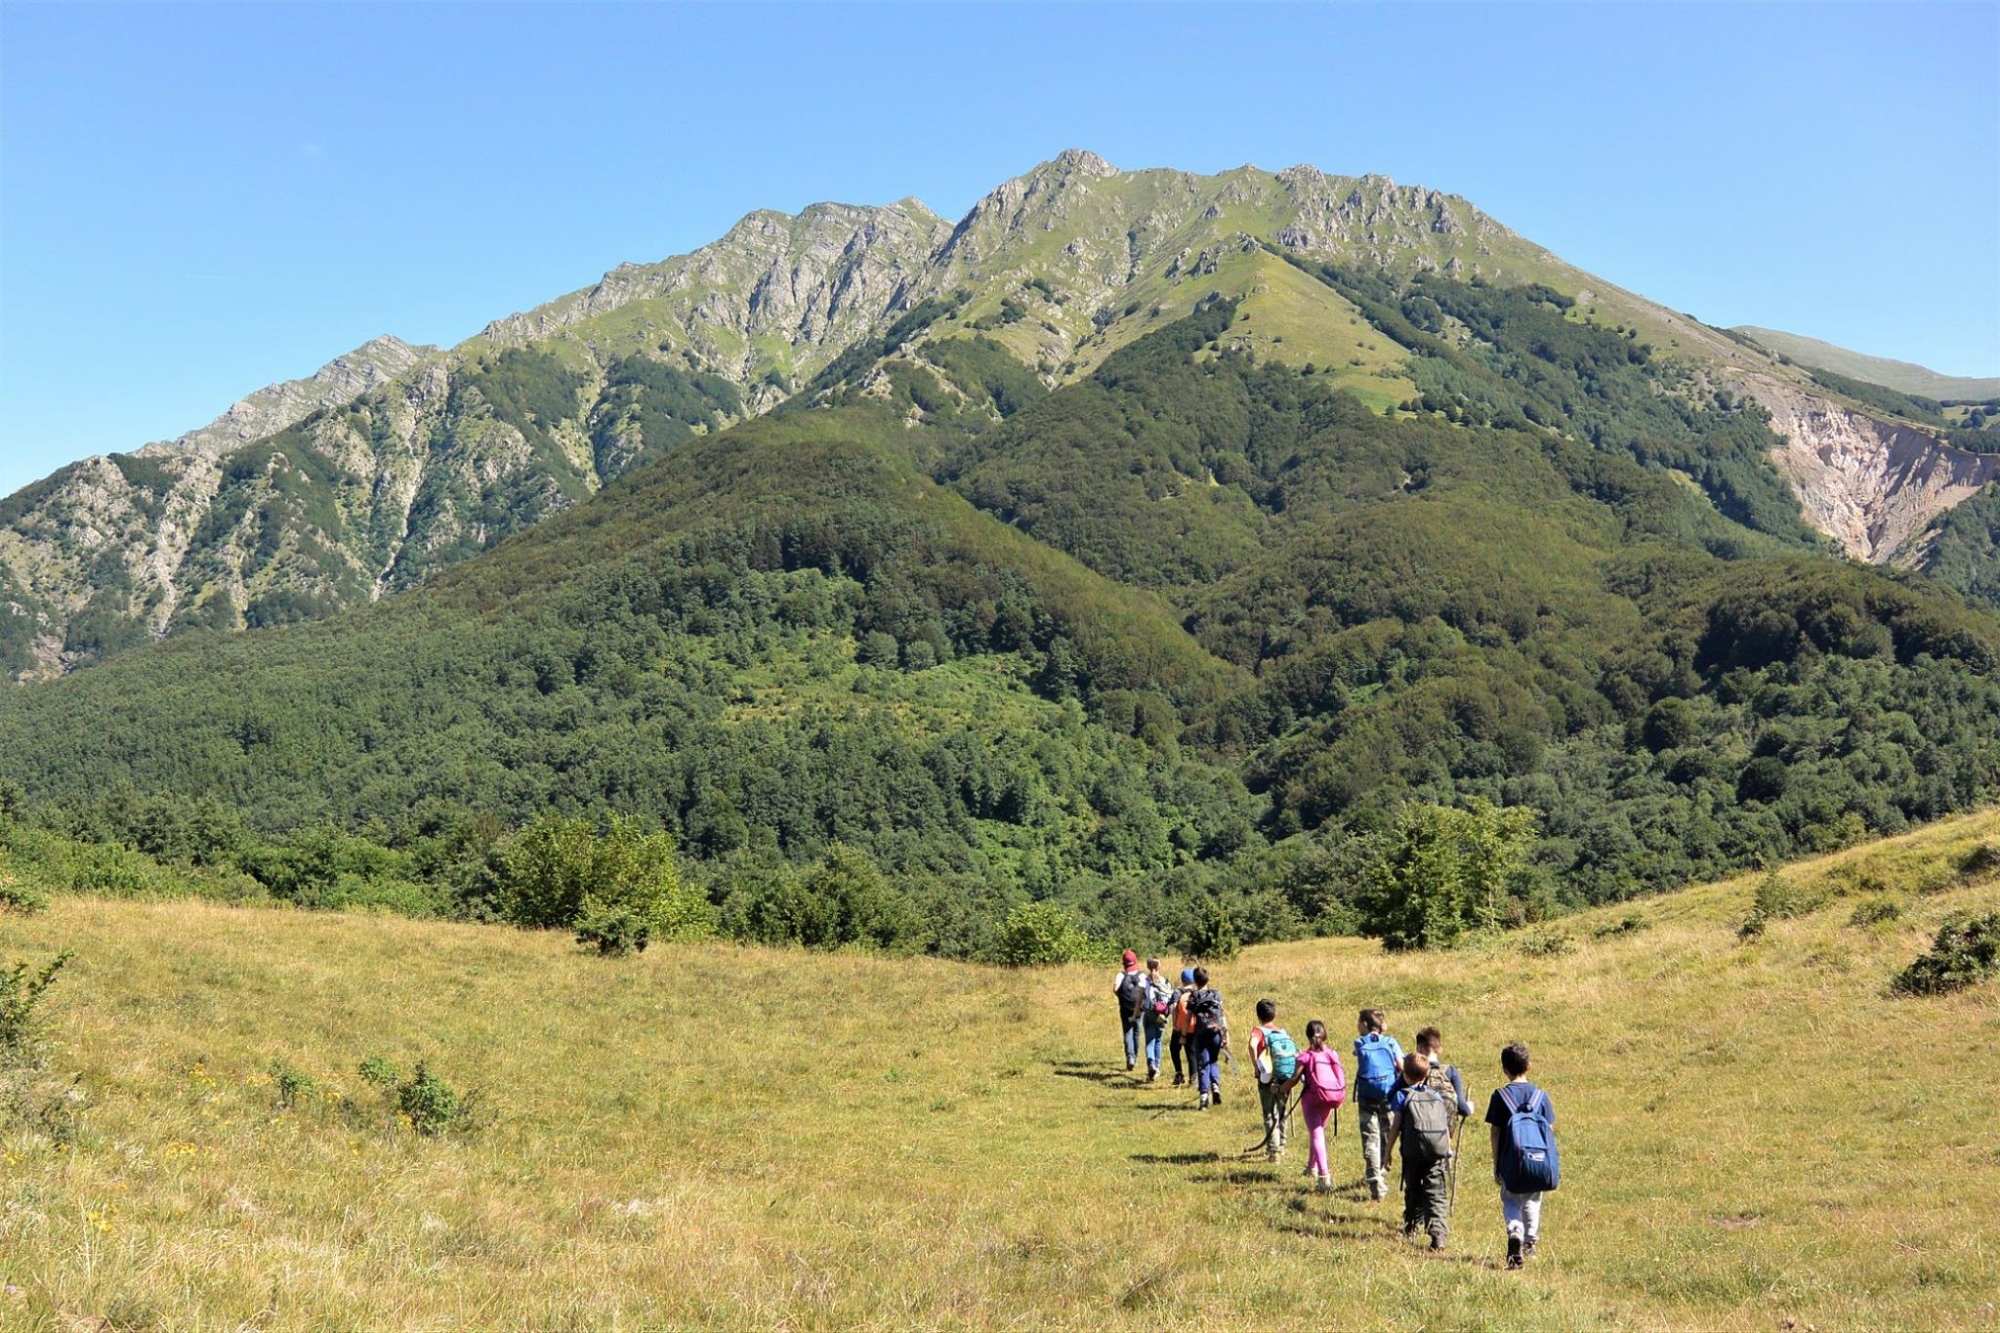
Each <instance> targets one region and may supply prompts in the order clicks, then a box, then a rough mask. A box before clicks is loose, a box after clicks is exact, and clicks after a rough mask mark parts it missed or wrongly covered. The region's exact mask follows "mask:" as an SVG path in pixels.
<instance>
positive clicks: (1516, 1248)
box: [1507, 1236, 1521, 1268]
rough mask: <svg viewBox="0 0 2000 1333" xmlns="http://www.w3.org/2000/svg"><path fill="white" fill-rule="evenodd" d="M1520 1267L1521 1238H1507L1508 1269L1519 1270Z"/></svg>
mask: <svg viewBox="0 0 2000 1333" xmlns="http://www.w3.org/2000/svg"><path fill="white" fill-rule="evenodd" d="M1520 1266H1521V1238H1520V1237H1519V1236H1509V1237H1507V1267H1509V1268H1519V1267H1520Z"/></svg>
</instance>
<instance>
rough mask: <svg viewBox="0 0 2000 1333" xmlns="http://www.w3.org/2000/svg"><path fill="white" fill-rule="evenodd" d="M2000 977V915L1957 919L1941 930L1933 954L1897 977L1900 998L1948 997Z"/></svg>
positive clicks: (1932, 945)
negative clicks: (1911, 996)
mask: <svg viewBox="0 0 2000 1333" xmlns="http://www.w3.org/2000/svg"><path fill="white" fill-rule="evenodd" d="M1995 975H2000V912H1987V913H1985V914H1984V915H1982V916H1957V917H1953V918H1952V919H1951V920H1949V921H1947V922H1945V923H1944V925H1943V926H1941V927H1939V928H1938V933H1937V938H1936V940H1934V941H1933V942H1932V944H1931V947H1930V951H1929V952H1928V953H1925V954H1921V955H1919V956H1918V958H1917V959H1916V961H1914V962H1912V963H1911V964H1910V965H1909V966H1908V967H1906V968H1904V969H1903V970H1902V972H1900V973H1898V974H1897V976H1896V979H1895V981H1894V982H1893V983H1892V984H1891V989H1892V990H1894V991H1895V992H1896V993H1897V994H1898V995H1949V994H1950V993H1951V992H1953V991H1959V990H1964V989H1965V988H1966V987H1968V986H1976V985H1978V984H1979V983H1980V982H1982V981H1986V980H1989V979H1990V978H1992V977H1993V976H1995Z"/></svg>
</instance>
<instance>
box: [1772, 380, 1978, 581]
mask: <svg viewBox="0 0 2000 1333" xmlns="http://www.w3.org/2000/svg"><path fill="white" fill-rule="evenodd" d="M1739 382H1740V383H1741V385H1742V388H1743V391H1744V392H1745V393H1747V394H1748V395H1749V396H1751V397H1753V398H1755V399H1756V400H1757V401H1758V402H1759V403H1761V404H1762V405H1763V407H1764V408H1765V410H1766V411H1768V412H1770V414H1771V429H1772V430H1773V431H1774V432H1775V433H1777V434H1778V435H1779V436H1780V437H1782V439H1783V441H1784V442H1783V443H1782V444H1781V445H1779V446H1778V447H1777V448H1776V449H1774V450H1772V453H1771V458H1772V461H1773V462H1775V463H1776V464H1777V465H1778V470H1779V471H1780V472H1782V473H1783V474H1784V475H1785V478H1786V480H1788V481H1790V482H1791V483H1792V487H1793V489H1794V490H1796V491H1797V492H1798V494H1799V499H1800V501H1801V502H1802V503H1803V504H1804V506H1805V511H1806V516H1807V517H1808V518H1809V519H1810V520H1811V521H1812V523H1813V525H1814V526H1815V527H1817V528H1819V529H1820V531H1822V532H1824V533H1826V534H1828V535H1829V536H1831V537H1833V538H1834V539H1836V540H1837V541H1839V543H1840V544H1841V547H1842V549H1844V550H1845V551H1846V552H1847V553H1848V554H1849V555H1851V556H1853V557H1854V558H1855V559H1857V560H1866V561H1869V562H1871V563H1874V564H1881V563H1883V562H1885V561H1887V560H1889V559H1890V558H1891V557H1893V556H1894V555H1895V554H1896V552H1897V550H1898V548H1900V547H1902V546H1903V544H1904V543H1905V542H1907V541H1909V540H1910V538H1912V537H1914V536H1916V535H1917V534H1919V533H1921V532H1922V531H1923V530H1924V528H1925V527H1926V526H1927V525H1928V524H1929V523H1930V521H1931V520H1932V519H1934V518H1936V517H1937V516H1938V515H1939V514H1941V513H1943V512H1944V511H1945V510H1947V509H1950V508H1952V507H1953V506H1954V505H1957V504H1960V503H1962V502H1964V501H1965V500H1967V499H1970V498H1971V496H1972V495H1973V493H1974V492H1975V491H1977V490H1979V489H1980V487H1982V486H1984V485H1985V484H1986V483H1987V482H1989V481H1992V480H1993V479H1994V478H1995V477H2000V455H1995V454H1974V453H1967V452H1965V451H1964V450H1962V449H1954V448H1951V447H1950V446H1948V445H1945V444H1941V443H1939V442H1938V441H1937V440H1934V439H1932V438H1931V437H1930V436H1928V435H1926V434H1924V433H1923V432H1922V431H1920V430H1915V429H1913V428H1911V427H1909V426H1903V425H1898V424H1896V423H1894V422H1888V421H1881V420H1878V419H1876V418H1875V417H1872V416H1870V415H1868V414H1867V413H1865V412H1862V411H1859V410H1858V409H1855V408H1851V407H1847V406H1845V405H1843V404H1840V403H1836V402H1834V401H1832V400H1831V399H1827V398H1822V397H1819V396H1818V395H1816V394H1811V393H1807V392H1805V391H1803V390H1801V389H1799V388H1797V387H1795V386H1793V385H1790V384H1785V383H1783V382H1781V381H1779V380H1776V379H1773V378H1771V377H1769V376H1766V375H1747V376H1743V377H1741V379H1740V380H1739Z"/></svg>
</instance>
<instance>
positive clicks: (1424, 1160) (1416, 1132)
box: [1402, 1083, 1457, 1174]
mask: <svg viewBox="0 0 2000 1333" xmlns="http://www.w3.org/2000/svg"><path fill="white" fill-rule="evenodd" d="M1456 1109H1457V1108H1456V1107H1455V1106H1453V1105H1452V1103H1451V1102H1449V1101H1447V1100H1446V1099H1445V1098H1443V1097H1440V1096H1439V1095H1438V1091H1437V1089H1436V1088H1433V1087H1432V1086H1430V1084H1428V1083H1424V1084H1420V1085H1418V1086H1417V1087H1414V1088H1411V1089H1410V1091H1409V1094H1408V1095H1407V1096H1405V1097H1404V1098H1403V1135H1402V1149H1403V1161H1404V1163H1405V1164H1406V1165H1407V1166H1408V1168H1409V1169H1410V1170H1411V1171H1415V1172H1418V1173H1419V1174H1421V1173H1422V1172H1425V1171H1428V1170H1430V1169H1431V1168H1432V1167H1434V1166H1436V1165H1437V1164H1438V1163H1439V1162H1442V1161H1445V1160H1447V1159H1448V1158H1449V1157H1450V1156H1451V1113H1452V1112H1453V1111H1454V1110H1456Z"/></svg>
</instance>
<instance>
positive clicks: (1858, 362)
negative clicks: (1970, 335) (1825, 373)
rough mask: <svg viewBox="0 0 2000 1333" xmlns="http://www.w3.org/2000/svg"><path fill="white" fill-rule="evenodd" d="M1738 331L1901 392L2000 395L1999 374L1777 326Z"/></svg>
mask: <svg viewBox="0 0 2000 1333" xmlns="http://www.w3.org/2000/svg"><path fill="white" fill-rule="evenodd" d="M1735 332H1737V333H1741V334H1746V335H1748V336H1749V337H1751V338H1755V339H1756V340H1757V341H1758V342H1759V343H1762V344H1763V345H1764V346H1766V347H1768V348H1770V349H1771V350H1772V351H1774V352H1781V353H1783V354H1784V355H1786V356H1788V357H1790V358H1791V359H1792V360H1794V361H1796V362H1798V363H1799V364H1800V365H1803V366H1812V367H1813V368H1815V369H1817V370H1831V371H1833V372H1834V373H1835V374H1839V375H1847V376H1850V377H1851V378H1854V379H1857V380H1863V381H1865V382H1867V383H1869V384H1880V385H1884V386H1886V387H1887V388H1891V389H1894V390H1896V391H1897V392H1898V393H1908V394H1915V395H1917V396H1918V397H1922V398H1934V399H1937V400H1939V401H1945V400H1950V399H1987V398H2000V378H1994V377H1991V376H1986V377H1968V376H1963V375H1940V374H1939V373H1938V372H1937V371H1935V370H1930V369H1928V368H1926V367H1924V366H1918V365H1912V364H1911V363H1910V362H1908V361H1894V360H1890V359H1889V358H1887V357H1881V356H1869V355H1868V354H1867V353H1866V352H1852V351H1849V350H1848V349H1847V348H1845V347H1836V346H1835V345H1834V344H1832V343H1829V342H1822V341H1820V340H1819V339H1818V338H1808V337H1805V336H1804V335H1803V334H1797V333H1784V332H1781V331H1780V330H1778V329H1760V328H1757V327H1756V326H1754V325H1750V324H1742V325H1738V326H1737V328H1736V329H1735Z"/></svg>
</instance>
